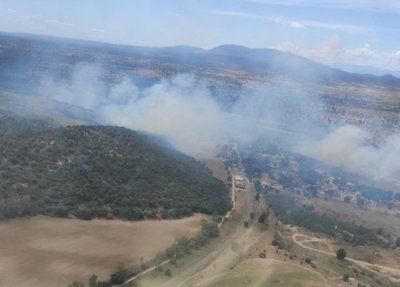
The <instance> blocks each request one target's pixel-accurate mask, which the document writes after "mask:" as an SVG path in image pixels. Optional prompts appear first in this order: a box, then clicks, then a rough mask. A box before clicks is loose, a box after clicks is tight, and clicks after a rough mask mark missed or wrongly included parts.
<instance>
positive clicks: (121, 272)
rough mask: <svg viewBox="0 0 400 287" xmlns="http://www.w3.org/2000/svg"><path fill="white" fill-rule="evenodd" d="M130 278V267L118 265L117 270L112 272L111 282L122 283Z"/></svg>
mask: <svg viewBox="0 0 400 287" xmlns="http://www.w3.org/2000/svg"><path fill="white" fill-rule="evenodd" d="M127 278H128V269H126V268H124V267H123V266H121V265H120V266H118V268H117V271H116V272H114V273H113V274H111V276H110V283H112V284H122V283H124V282H125V281H126V279H127Z"/></svg>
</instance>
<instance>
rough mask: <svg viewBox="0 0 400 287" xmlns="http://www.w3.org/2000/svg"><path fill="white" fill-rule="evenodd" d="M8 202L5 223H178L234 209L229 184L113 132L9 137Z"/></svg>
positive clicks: (3, 148) (149, 141) (145, 140)
mask: <svg viewBox="0 0 400 287" xmlns="http://www.w3.org/2000/svg"><path fill="white" fill-rule="evenodd" d="M4 126H5V123H4V121H3V122H2V121H0V131H1V130H2V127H4ZM3 135H4V133H3ZM0 198H1V200H0V217H2V218H14V217H20V216H31V215H37V214H45V215H51V216H59V217H66V216H77V217H79V218H82V219H90V218H92V217H120V218H127V219H133V220H137V219H143V218H178V217H182V216H186V215H190V214H192V213H193V212H204V213H210V214H211V213H219V214H221V213H223V212H225V211H226V210H227V209H228V208H229V205H230V202H229V199H228V190H227V188H226V187H225V186H224V184H223V183H222V182H220V181H219V180H217V179H216V178H214V177H213V176H212V175H211V173H210V171H209V170H208V169H206V168H205V167H204V166H203V165H201V164H200V163H198V162H197V161H195V160H194V159H192V158H190V157H188V156H185V155H183V154H181V153H179V152H177V151H174V150H173V149H170V148H165V147H161V145H159V144H157V143H156V141H155V140H154V139H153V138H151V137H149V136H146V135H142V134H139V133H136V132H134V131H131V130H128V129H125V128H120V127H111V126H72V127H66V128H58V129H52V130H47V131H42V132H28V133H23V134H22V135H21V134H19V135H16V136H10V135H7V136H3V137H1V138H0Z"/></svg>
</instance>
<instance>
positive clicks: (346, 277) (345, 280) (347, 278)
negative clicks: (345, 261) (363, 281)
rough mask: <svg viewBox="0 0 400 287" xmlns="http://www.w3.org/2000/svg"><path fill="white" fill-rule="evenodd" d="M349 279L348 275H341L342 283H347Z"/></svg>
mask: <svg viewBox="0 0 400 287" xmlns="http://www.w3.org/2000/svg"><path fill="white" fill-rule="evenodd" d="M349 279H350V275H349V274H348V273H344V274H343V281H344V282H349Z"/></svg>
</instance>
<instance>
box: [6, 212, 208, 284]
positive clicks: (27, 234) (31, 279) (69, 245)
mask: <svg viewBox="0 0 400 287" xmlns="http://www.w3.org/2000/svg"><path fill="white" fill-rule="evenodd" d="M203 218H205V216H204V215H196V216H192V217H189V218H184V219H179V220H162V221H157V220H146V221H139V222H128V221H117V220H110V221H107V220H92V221H81V220H74V219H54V218H46V217H35V218H29V219H18V220H11V221H7V222H2V223H0V286H2V287H3V286H4V287H6V286H18V287H28V286H29V287H32V286H40V287H57V286H61V287H62V286H67V285H68V284H69V283H71V282H72V281H74V280H85V281H86V280H87V278H88V277H89V276H90V275H91V274H93V273H95V274H97V275H98V276H99V277H100V278H107V277H108V276H109V275H110V273H111V272H113V271H114V269H115V268H116V267H117V265H118V264H125V265H129V266H131V265H134V264H136V263H140V260H143V259H145V260H146V259H151V258H152V257H154V256H155V255H156V254H157V253H158V252H159V251H162V250H164V249H166V248H167V247H169V246H170V245H172V244H173V242H174V241H175V239H176V238H177V237H182V236H193V235H195V234H196V233H197V232H198V231H199V230H200V222H201V220H202V219H203Z"/></svg>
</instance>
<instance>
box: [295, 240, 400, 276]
mask: <svg viewBox="0 0 400 287" xmlns="http://www.w3.org/2000/svg"><path fill="white" fill-rule="evenodd" d="M298 237H302V238H303V239H300V240H299V239H298ZM292 239H293V242H294V243H296V244H297V245H299V246H301V247H302V248H305V249H308V250H311V251H315V252H318V253H322V254H325V255H328V256H334V257H336V254H335V253H333V252H328V251H325V250H321V249H317V248H313V247H310V246H307V245H305V244H304V243H307V242H325V243H326V240H325V239H321V238H316V237H311V236H308V235H304V234H301V233H294V234H293V236H292ZM328 245H329V244H328ZM345 260H347V261H350V262H352V263H355V264H357V265H359V266H361V267H363V268H365V269H367V270H368V271H371V272H373V273H378V274H380V275H384V276H387V277H389V278H390V279H391V280H392V281H394V282H400V280H399V279H398V277H400V269H396V268H392V267H388V266H383V265H379V264H373V263H368V262H365V261H361V260H357V259H354V258H350V257H346V258H345ZM378 270H380V271H378ZM384 272H389V273H390V274H387V273H384Z"/></svg>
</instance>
